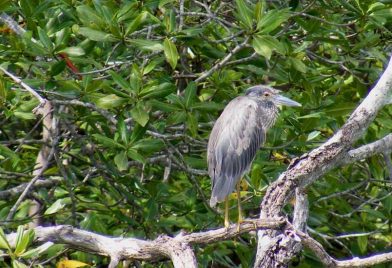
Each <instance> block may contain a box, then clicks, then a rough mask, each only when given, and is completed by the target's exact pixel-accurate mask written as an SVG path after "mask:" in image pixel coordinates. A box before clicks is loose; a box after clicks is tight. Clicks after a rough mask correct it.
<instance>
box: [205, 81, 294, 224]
mask: <svg viewBox="0 0 392 268" xmlns="http://www.w3.org/2000/svg"><path fill="white" fill-rule="evenodd" d="M279 92H280V91H279V90H277V89H274V88H272V87H269V86H264V85H257V86H253V87H250V88H248V89H247V90H246V92H245V96H239V97H236V98H235V99H233V100H232V101H230V102H229V104H227V106H226V107H225V109H224V110H223V112H222V114H221V115H220V116H219V118H218V120H217V121H216V122H215V124H214V127H213V128H212V131H211V134H210V138H209V141H208V148H207V161H208V174H209V175H210V177H211V180H212V194H211V199H210V206H211V207H215V206H216V204H217V203H218V202H222V201H224V200H225V221H224V224H225V227H228V226H229V214H228V213H229V212H228V209H229V208H228V195H230V194H231V193H232V192H233V191H234V188H235V187H236V186H237V187H236V188H237V200H238V223H240V222H241V221H242V214H241V204H240V181H241V178H242V177H243V175H244V174H245V173H246V172H248V170H249V169H250V166H251V164H252V161H253V160H254V158H255V156H256V153H257V150H258V149H259V148H260V146H261V145H262V144H263V143H264V141H265V139H266V132H267V130H268V129H269V128H270V127H272V125H273V124H274V123H275V120H276V118H277V117H278V113H279V108H278V106H279V105H286V106H297V107H299V106H301V104H300V103H298V102H296V101H293V100H291V99H289V98H286V97H284V96H282V95H279Z"/></svg>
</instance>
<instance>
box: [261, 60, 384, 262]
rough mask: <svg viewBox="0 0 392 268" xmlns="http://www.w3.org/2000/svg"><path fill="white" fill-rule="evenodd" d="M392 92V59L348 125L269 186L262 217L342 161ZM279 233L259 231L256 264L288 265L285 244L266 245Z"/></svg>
mask: <svg viewBox="0 0 392 268" xmlns="http://www.w3.org/2000/svg"><path fill="white" fill-rule="evenodd" d="M391 95H392V59H391V60H390V62H389V65H388V67H387V69H386V70H385V71H384V73H383V74H382V76H381V78H380V80H379V81H378V83H377V84H376V86H375V87H374V88H373V89H372V90H371V91H370V93H369V95H368V96H367V97H366V98H365V99H364V100H363V102H362V103H361V104H360V105H359V106H358V108H357V109H355V111H354V112H353V113H352V114H351V116H350V118H349V119H348V120H347V122H346V123H345V125H344V126H343V127H342V128H341V129H340V130H339V131H338V132H337V133H336V134H335V135H334V136H332V137H331V138H330V139H329V140H328V141H327V142H325V143H324V144H323V145H321V146H320V147H318V148H316V149H314V150H313V151H311V152H310V153H309V154H306V155H304V156H302V157H301V158H300V159H296V160H294V161H293V163H291V165H290V167H289V169H288V170H287V171H286V172H284V173H283V174H282V175H281V176H280V177H279V178H278V180H277V181H275V182H274V183H273V184H272V185H271V186H270V187H269V188H268V190H267V192H266V195H265V196H264V199H263V201H262V203H261V205H260V207H261V212H260V218H265V217H268V218H270V217H277V216H279V214H280V212H281V210H282V208H283V206H284V205H285V204H286V203H287V201H288V200H289V199H290V198H292V196H293V194H294V191H295V189H296V188H297V187H299V186H302V187H304V186H307V185H309V184H310V183H312V182H314V181H315V180H316V179H318V178H320V177H321V176H322V175H323V174H325V173H326V172H328V171H329V170H331V169H332V168H335V167H337V166H339V165H340V164H342V163H343V162H344V159H345V157H346V156H347V155H348V151H349V149H350V147H351V146H352V144H353V143H354V142H355V141H356V140H357V139H358V138H359V137H360V136H361V135H363V133H364V132H365V131H366V129H367V127H368V126H369V125H370V123H371V122H372V121H373V120H374V118H375V117H376V115H377V113H378V111H379V110H380V109H381V108H382V107H383V106H384V105H386V104H388V103H389V101H390V96H391ZM278 235H279V234H278V233H277V232H275V231H267V232H262V231H261V232H259V234H258V236H259V241H258V252H257V256H256V262H255V267H276V266H281V265H287V263H281V262H280V256H279V253H280V251H281V252H282V254H283V255H287V252H285V251H287V248H284V246H283V245H282V246H277V245H274V246H273V247H272V246H266V245H270V244H271V243H270V242H271V241H273V240H275V238H276V237H277V236H278Z"/></svg>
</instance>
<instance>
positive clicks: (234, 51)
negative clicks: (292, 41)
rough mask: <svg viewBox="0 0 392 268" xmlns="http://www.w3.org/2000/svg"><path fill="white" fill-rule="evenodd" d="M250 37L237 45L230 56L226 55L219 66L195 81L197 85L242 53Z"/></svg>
mask: <svg viewBox="0 0 392 268" xmlns="http://www.w3.org/2000/svg"><path fill="white" fill-rule="evenodd" d="M248 40H249V37H246V38H245V40H244V41H243V42H242V43H241V44H239V45H237V46H236V47H235V48H234V49H233V50H232V51H231V52H230V53H229V54H227V55H226V57H224V58H223V59H222V60H221V61H219V62H218V63H217V64H215V65H214V66H213V67H212V68H211V69H209V70H208V71H206V72H204V73H202V74H201V75H200V76H199V78H197V79H196V80H195V82H196V83H199V82H201V81H203V80H205V79H206V78H207V77H209V76H210V75H211V74H212V73H213V72H215V71H216V70H218V69H220V68H222V67H223V66H225V64H226V63H227V62H228V61H229V60H230V59H231V57H232V56H233V55H234V54H236V53H237V52H238V51H240V50H241V49H242V48H244V47H245V46H246V45H247V44H248Z"/></svg>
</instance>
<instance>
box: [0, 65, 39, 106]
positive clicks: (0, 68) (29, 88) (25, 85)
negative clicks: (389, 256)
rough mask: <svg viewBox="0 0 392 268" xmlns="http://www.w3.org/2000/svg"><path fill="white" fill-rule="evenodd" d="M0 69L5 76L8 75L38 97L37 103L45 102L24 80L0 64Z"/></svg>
mask: <svg viewBox="0 0 392 268" xmlns="http://www.w3.org/2000/svg"><path fill="white" fill-rule="evenodd" d="M0 70H1V71H2V72H3V73H5V74H6V75H7V76H9V77H10V78H11V79H12V80H14V82H15V83H16V84H18V85H20V86H22V87H23V88H24V89H26V90H27V91H28V92H30V93H31V94H32V95H33V96H34V97H35V98H37V99H38V101H39V103H40V104H41V105H43V104H45V102H46V99H45V98H43V97H41V96H40V95H39V94H38V93H37V92H36V91H35V90H34V89H32V88H31V87H30V86H29V85H27V84H26V83H25V82H23V81H22V80H21V79H19V78H18V77H16V76H15V75H13V74H12V73H10V72H8V71H7V70H6V69H4V68H3V67H1V66H0Z"/></svg>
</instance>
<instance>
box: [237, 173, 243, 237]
mask: <svg viewBox="0 0 392 268" xmlns="http://www.w3.org/2000/svg"><path fill="white" fill-rule="evenodd" d="M237 204H238V222H237V223H238V226H237V231H238V232H239V231H240V224H241V222H242V221H243V219H242V211H241V180H239V181H238V183H237Z"/></svg>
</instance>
